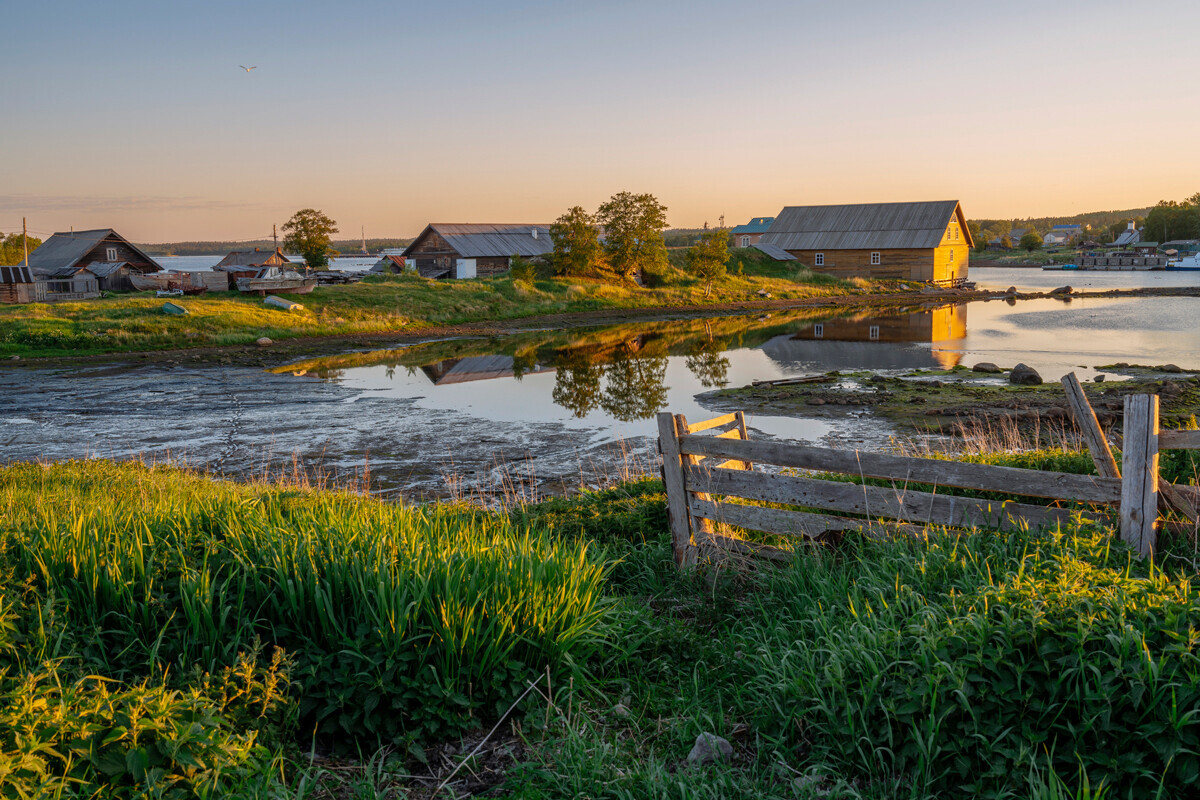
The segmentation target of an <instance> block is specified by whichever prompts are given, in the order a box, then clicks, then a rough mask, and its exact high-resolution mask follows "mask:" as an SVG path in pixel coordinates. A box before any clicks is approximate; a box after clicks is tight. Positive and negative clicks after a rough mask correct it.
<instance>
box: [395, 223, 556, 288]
mask: <svg viewBox="0 0 1200 800" xmlns="http://www.w3.org/2000/svg"><path fill="white" fill-rule="evenodd" d="M553 250H554V242H553V241H551V239H550V226H549V225H491V224H458V223H456V224H449V223H430V224H429V225H426V226H425V230H423V231H421V233H420V235H419V236H417V238H416V239H414V240H413V242H412V244H410V245H409V246H408V247H406V248H404V253H403V256H404V259H405V263H406V264H407V265H408V268H409V269H415V270H416V272H417V274H419V275H420V276H421V277H422V278H458V279H462V278H475V277H479V278H486V277H490V276H492V275H498V274H500V273H502V272H505V271H507V270H508V268H509V266H510V265H511V263H510V262H511V260H512V257H513V256H521V257H522V258H539V257H543V256H546V255H549V254H550V253H551V252H552V251H553Z"/></svg>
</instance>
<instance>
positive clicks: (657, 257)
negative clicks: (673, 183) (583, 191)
mask: <svg viewBox="0 0 1200 800" xmlns="http://www.w3.org/2000/svg"><path fill="white" fill-rule="evenodd" d="M596 221H597V222H599V223H600V225H601V227H603V228H604V252H605V254H606V255H607V256H608V264H609V267H611V268H612V269H613V270H614V271H615V272H616V273H617V274H618V275H625V276H629V277H632V276H633V275H635V274H637V273H638V272H639V271H641V270H653V269H656V268H657V269H665V268H666V264H667V246H666V244H665V243H664V242H663V236H662V231H663V228H665V227H667V207H666V206H664V205H663V204H662V203H660V202H658V198H656V197H655V196H654V195H652V194H631V193H630V192H620V193H619V194H614V195H613V196H612V197H611V198H610V199H609V201H608V202H607V203H605V204H604V205H602V206H600V209H599V211H598V212H597V213H596Z"/></svg>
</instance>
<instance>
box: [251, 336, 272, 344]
mask: <svg viewBox="0 0 1200 800" xmlns="http://www.w3.org/2000/svg"><path fill="white" fill-rule="evenodd" d="M254 343H255V344H256V345H258V346H259V347H270V346H271V345H273V344H275V343H274V342H272V341H271V340H270V339H268V338H267V337H266V336H263V337H261V338H259V339H255V340H254Z"/></svg>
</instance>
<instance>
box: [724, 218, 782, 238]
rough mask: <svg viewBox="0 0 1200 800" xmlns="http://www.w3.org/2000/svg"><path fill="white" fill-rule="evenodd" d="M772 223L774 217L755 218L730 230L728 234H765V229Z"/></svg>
mask: <svg viewBox="0 0 1200 800" xmlns="http://www.w3.org/2000/svg"><path fill="white" fill-rule="evenodd" d="M774 221H775V218H774V217H755V218H754V219H752V220H750V221H749V222H747V223H746V224H745V225H738V226H737V227H736V228H734V229H733V230H731V231H730V233H732V234H734V235H736V234H739V233H766V232H767V229H768V228H770V227H771V223H772V222H774Z"/></svg>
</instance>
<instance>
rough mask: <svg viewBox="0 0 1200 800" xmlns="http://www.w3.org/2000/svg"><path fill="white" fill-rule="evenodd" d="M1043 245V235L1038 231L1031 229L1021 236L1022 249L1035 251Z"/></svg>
mask: <svg viewBox="0 0 1200 800" xmlns="http://www.w3.org/2000/svg"><path fill="white" fill-rule="evenodd" d="M1041 246H1042V236H1041V234H1039V233H1038V232H1037V231H1030V232H1029V233H1027V234H1025V235H1024V236H1022V237H1021V242H1020V247H1021V249H1022V250H1028V251H1029V252H1031V253H1032V252H1033V251H1034V250H1037V249H1038V248H1039V247H1041Z"/></svg>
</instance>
